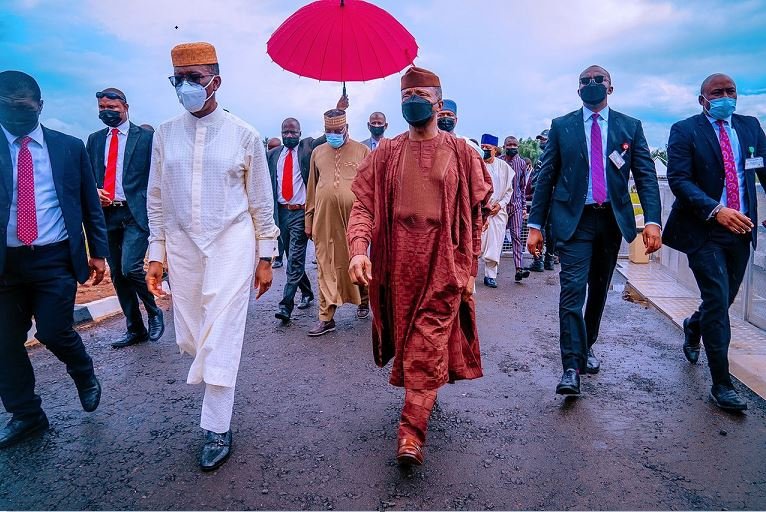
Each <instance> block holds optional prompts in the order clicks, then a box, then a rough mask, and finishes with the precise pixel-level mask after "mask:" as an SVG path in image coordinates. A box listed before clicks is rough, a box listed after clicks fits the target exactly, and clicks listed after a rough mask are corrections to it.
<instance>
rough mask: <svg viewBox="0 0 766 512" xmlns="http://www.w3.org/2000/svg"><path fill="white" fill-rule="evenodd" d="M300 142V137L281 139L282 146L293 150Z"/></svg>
mask: <svg viewBox="0 0 766 512" xmlns="http://www.w3.org/2000/svg"><path fill="white" fill-rule="evenodd" d="M300 141H301V138H300V137H282V144H284V145H285V147H286V148H287V149H294V148H295V147H296V146H297V145H298V143H299V142H300Z"/></svg>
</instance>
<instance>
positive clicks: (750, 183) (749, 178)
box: [731, 114, 757, 209]
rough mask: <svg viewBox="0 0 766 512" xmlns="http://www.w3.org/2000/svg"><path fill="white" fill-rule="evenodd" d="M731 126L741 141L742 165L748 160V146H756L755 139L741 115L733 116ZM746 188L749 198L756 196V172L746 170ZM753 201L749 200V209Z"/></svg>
mask: <svg viewBox="0 0 766 512" xmlns="http://www.w3.org/2000/svg"><path fill="white" fill-rule="evenodd" d="M731 127H732V129H733V130H734V131H735V132H737V140H738V141H739V158H740V161H741V162H742V165H743V166H744V165H745V160H747V156H748V153H747V148H748V147H749V146H755V145H756V144H755V141H754V140H751V138H750V131H749V130H748V129H747V126H746V125H745V124H744V123H742V122H741V120H740V118H739V116H737V115H736V114H735V115H733V116H731ZM743 174H744V176H745V190H746V191H747V196H748V199H750V198H756V197H757V196H756V190H755V173H754V172H752V171H750V172H748V171H745V172H744V173H743ZM752 205H753V201H749V204H748V207H749V209H752Z"/></svg>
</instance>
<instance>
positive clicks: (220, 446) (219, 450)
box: [199, 430, 232, 471]
mask: <svg viewBox="0 0 766 512" xmlns="http://www.w3.org/2000/svg"><path fill="white" fill-rule="evenodd" d="M231 441H232V437H231V430H229V431H228V432H226V433H225V434H216V433H215V432H210V431H209V430H206V431H205V444H203V445H202V453H200V455H199V467H200V468H202V471H213V470H214V469H218V468H220V467H221V466H222V465H223V463H224V462H226V459H228V458H229V455H231V445H232V442H231Z"/></svg>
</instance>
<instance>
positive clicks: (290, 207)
mask: <svg viewBox="0 0 766 512" xmlns="http://www.w3.org/2000/svg"><path fill="white" fill-rule="evenodd" d="M279 207H280V208H284V209H286V210H290V211H295V210H305V209H306V205H304V204H282V203H279Z"/></svg>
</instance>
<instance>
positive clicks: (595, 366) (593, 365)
mask: <svg viewBox="0 0 766 512" xmlns="http://www.w3.org/2000/svg"><path fill="white" fill-rule="evenodd" d="M600 369H601V361H599V360H598V358H597V357H596V355H595V354H594V353H593V349H588V361H587V362H586V363H585V373H590V374H591V375H595V374H597V373H598V371H599V370H600Z"/></svg>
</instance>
